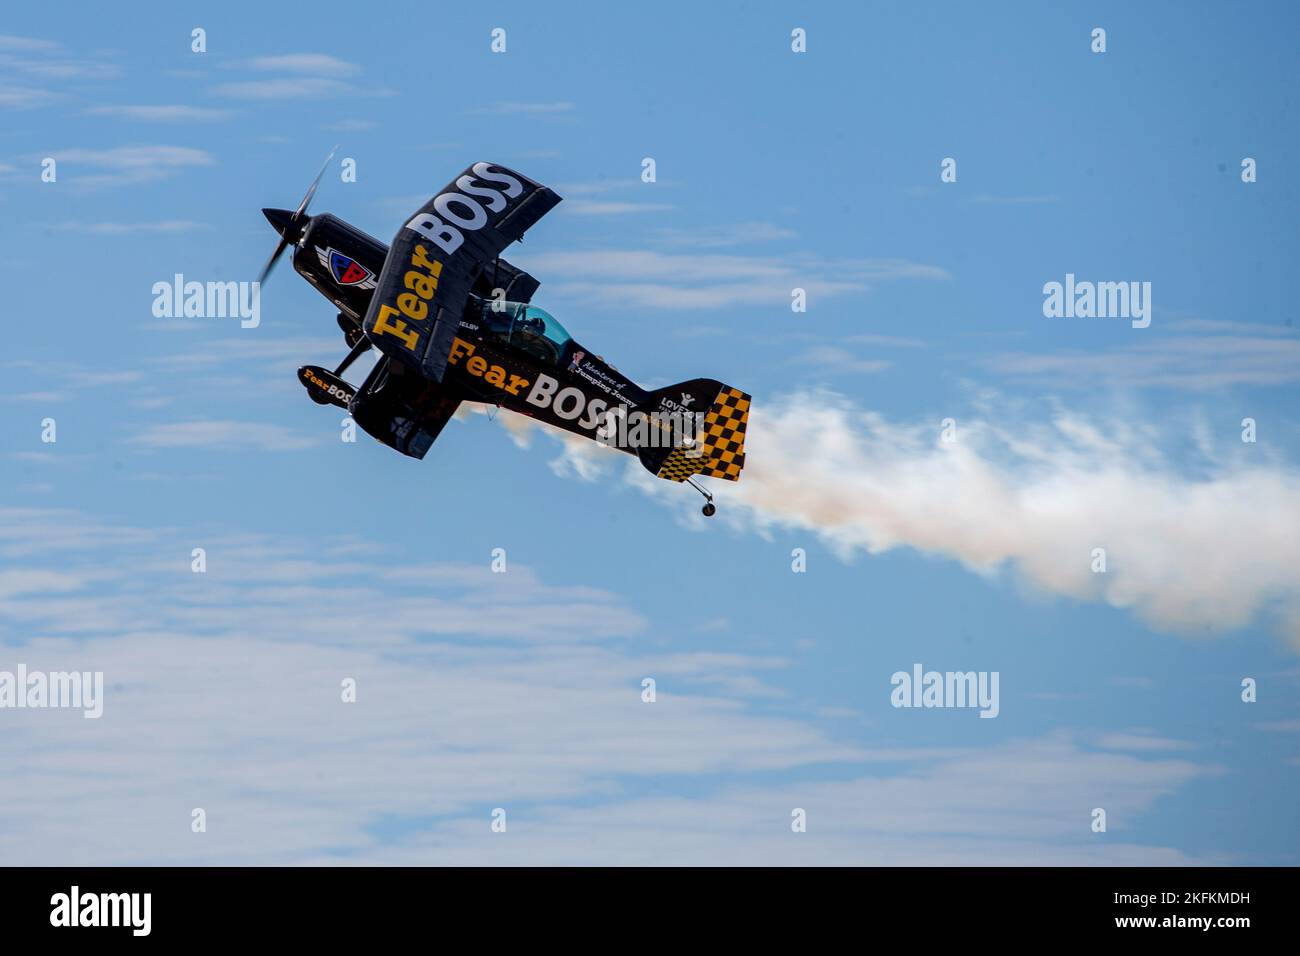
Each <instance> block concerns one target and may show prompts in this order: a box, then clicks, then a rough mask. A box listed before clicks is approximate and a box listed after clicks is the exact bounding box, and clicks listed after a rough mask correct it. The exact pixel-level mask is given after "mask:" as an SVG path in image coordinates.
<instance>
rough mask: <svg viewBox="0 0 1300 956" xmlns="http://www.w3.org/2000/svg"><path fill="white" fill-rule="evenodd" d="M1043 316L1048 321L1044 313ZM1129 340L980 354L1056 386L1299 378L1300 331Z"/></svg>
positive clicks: (1139, 332)
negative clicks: (1099, 345)
mask: <svg viewBox="0 0 1300 956" xmlns="http://www.w3.org/2000/svg"><path fill="white" fill-rule="evenodd" d="M1043 321H1044V322H1048V321H1052V320H1050V319H1044V320H1043ZM1132 335H1133V344H1132V345H1127V346H1121V347H1118V348H1109V349H1098V350H1092V351H1083V350H1082V349H1080V350H1072V351H1060V352H1045V353H1032V352H1006V353H1002V354H999V355H994V356H991V357H988V358H986V359H983V360H982V364H983V365H984V366H985V367H986V368H988V369H990V370H991V371H994V372H997V373H999V374H1002V375H1009V376H1014V377H1016V378H1021V379H1025V380H1029V381H1034V382H1042V383H1051V384H1053V385H1057V386H1075V387H1089V386H1092V385H1095V384H1097V383H1103V384H1108V385H1121V386H1146V387H1152V386H1165V387H1169V388H1180V389H1196V390H1203V389H1215V388H1224V387H1227V386H1232V385H1287V384H1291V383H1293V382H1297V381H1300V335H1296V334H1295V333H1294V332H1292V333H1290V336H1289V337H1288V336H1287V335H1284V334H1283V333H1280V332H1275V333H1270V334H1269V335H1174V334H1161V333H1160V330H1158V329H1155V328H1154V326H1153V328H1152V329H1134V330H1132Z"/></svg>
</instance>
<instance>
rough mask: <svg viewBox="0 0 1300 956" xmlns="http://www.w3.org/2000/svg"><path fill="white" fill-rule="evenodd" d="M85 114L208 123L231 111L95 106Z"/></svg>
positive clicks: (162, 121) (156, 120)
mask: <svg viewBox="0 0 1300 956" xmlns="http://www.w3.org/2000/svg"><path fill="white" fill-rule="evenodd" d="M86 113H87V114H89V115H91V116H120V117H123V118H124V119H130V120H140V121H142V122H146V123H208V122H213V121H215V120H224V119H229V118H230V117H231V116H233V115H234V113H233V112H232V111H231V110H220V109H211V108H209V107H206V106H185V105H175V104H173V105H168V106H95V107H92V108H90V109H88V110H86Z"/></svg>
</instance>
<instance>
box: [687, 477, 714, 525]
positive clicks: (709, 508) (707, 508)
mask: <svg viewBox="0 0 1300 956" xmlns="http://www.w3.org/2000/svg"><path fill="white" fill-rule="evenodd" d="M686 483H687V484H688V485H690V486H691V487H692V488H694V489H695V490H696V491H698V492H699V493H700V494H702V495H703V496H704V507H703V508H701V509H700V512H701V513H702V514H703V515H704V517H706V518H712V517H713V516H714V515H715V514H717V513H718V509H717V507H716V506H715V505H714V504H713V495H711V494H709V493H708V492H707V491H705V490H704V489H703V488H701V487H700V486H699V485H697V484H696V483H695V482H694V481H693V480H691V479H690V478H687V479H686Z"/></svg>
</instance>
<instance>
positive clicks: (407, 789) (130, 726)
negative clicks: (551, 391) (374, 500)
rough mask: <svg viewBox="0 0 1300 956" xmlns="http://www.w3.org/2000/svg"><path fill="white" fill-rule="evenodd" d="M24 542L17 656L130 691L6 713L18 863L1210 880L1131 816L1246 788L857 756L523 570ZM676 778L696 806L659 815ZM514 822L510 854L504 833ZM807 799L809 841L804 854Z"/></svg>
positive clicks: (12, 621)
mask: <svg viewBox="0 0 1300 956" xmlns="http://www.w3.org/2000/svg"><path fill="white" fill-rule="evenodd" d="M195 541H201V542H202V544H203V546H204V547H205V550H206V552H207V560H208V568H207V572H206V573H205V574H202V575H195V574H192V573H191V571H190V566H189V560H190V558H189V554H190V552H189V548H190V547H191V546H192V543H193V542H195ZM0 551H4V552H7V553H11V554H12V553H17V554H22V555H24V562H23V568H22V569H21V570H15V571H13V572H11V573H8V574H5V573H2V572H0V612H2V613H0V622H2V623H0V637H3V638H5V639H7V640H8V641H10V642H11V643H12V642H14V641H15V640H22V642H23V656H22V658H21V659H22V660H23V661H24V662H25V663H26V664H27V665H28V666H29V667H30V668H33V669H36V670H51V671H52V670H94V671H102V672H103V673H104V674H105V678H106V688H107V695H106V699H105V701H104V719H103V721H102V723H100V724H97V726H96V727H95V733H94V735H93V739H91V738H88V737H87V736H86V727H85V724H86V723H87V722H84V721H71V720H52V719H50V715H49V714H48V713H46V712H41V711H34V710H21V711H17V710H16V711H12V712H10V713H9V715H8V718H7V719H8V720H10V721H11V722H12V721H17V723H16V724H14V726H13V730H14V733H13V734H12V735H11V737H12V744H13V747H14V748H16V749H14V750H13V752H12V754H11V757H12V759H11V761H10V766H9V769H8V771H7V772H6V774H5V775H4V778H3V781H0V815H3V816H4V818H5V819H6V820H7V821H9V822H10V824H11V825H10V826H8V827H6V828H5V829H4V831H3V832H0V850H2V851H3V853H4V857H5V859H6V860H7V861H10V862H14V863H27V862H39V863H44V864H46V865H49V864H57V863H69V862H73V861H75V862H77V863H80V864H86V863H96V864H125V863H173V864H180V863H209V864H211V863H231V864H234V863H247V864H251V863H263V864H275V863H279V864H285V863H304V864H305V863H325V862H338V860H339V859H340V858H341V857H345V858H346V859H348V860H351V861H354V862H371V863H392V864H396V863H428V862H431V861H436V862H439V863H468V862H477V863H485V862H487V863H515V864H529V863H533V864H536V863H551V864H560V863H579V864H580V863H587V864H597V863H605V864H609V863H617V864H640V863H647V864H648V863H655V862H660V863H662V862H672V863H677V864H694V863H713V864H717V863H719V862H723V863H732V864H744V863H754V862H764V863H768V864H771V863H800V862H805V863H813V862H815V863H821V864H834V863H845V864H851V863H854V862H861V860H862V859H871V860H873V861H876V862H881V863H899V864H912V865H916V864H927V863H928V864H938V863H949V864H952V863H981V864H986V865H987V864H989V863H1003V864H1013V863H1040V864H1041V863H1043V862H1056V863H1062V862H1073V863H1080V862H1094V863H1101V862H1109V863H1148V864H1155V863H1166V864H1169V863H1180V862H1190V861H1189V860H1188V859H1187V858H1186V857H1185V856H1183V855H1182V854H1181V853H1179V852H1177V851H1175V850H1171V849H1168V848H1165V847H1162V846H1159V845H1156V844H1151V843H1143V842H1142V841H1141V840H1139V839H1136V838H1135V837H1134V836H1133V835H1132V834H1134V833H1137V832H1138V831H1137V829H1136V827H1135V825H1134V823H1133V821H1135V820H1140V819H1141V818H1142V816H1143V815H1144V814H1147V813H1149V812H1151V811H1152V810H1153V808H1154V807H1155V806H1156V805H1157V804H1158V803H1159V801H1160V800H1161V799H1162V798H1165V797H1167V796H1169V795H1170V794H1173V793H1177V792H1180V791H1182V790H1183V789H1184V788H1186V787H1187V786H1189V785H1190V784H1192V783H1194V782H1196V781H1198V780H1200V779H1203V778H1206V777H1208V776H1210V775H1213V774H1215V773H1217V772H1219V771H1218V768H1216V767H1214V766H1212V765H1203V764H1197V763H1194V762H1192V761H1190V760H1186V759H1170V758H1168V757H1153V756H1148V755H1138V754H1134V753H1124V752H1120V753H1116V752H1113V751H1111V752H1108V751H1107V750H1106V749H1105V748H1101V749H1097V748H1091V747H1088V746H1086V745H1084V744H1082V743H1080V742H1078V741H1077V740H1075V739H1072V738H1071V737H1070V736H1068V735H1066V734H1058V735H1056V736H1053V737H1049V738H1046V739H1039V740H1016V741H1011V742H1007V743H1004V744H1000V745H997V746H992V747H987V746H986V747H972V748H960V747H945V748H902V747H897V746H894V745H892V744H891V743H889V742H884V743H879V744H875V743H871V742H867V743H861V744H858V743H854V744H847V743H844V742H841V741H839V740H837V739H836V738H835V737H834V736H832V735H831V734H830V733H828V731H827V730H825V729H823V728H822V727H820V726H818V725H817V724H816V723H814V722H813V721H812V720H811V718H810V717H809V716H808V715H805V714H802V713H800V714H784V713H779V712H778V713H772V712H768V711H767V710H765V709H764V708H763V704H762V702H763V701H765V700H769V699H774V698H775V699H779V691H780V688H779V687H777V686H776V685H775V684H773V683H772V682H771V679H772V677H773V675H779V674H780V673H781V671H782V670H783V669H784V668H785V667H787V666H788V664H787V662H785V661H783V660H782V659H780V658H771V657H756V656H753V655H745V654H734V653H716V652H710V651H707V650H703V651H698V652H677V653H667V654H665V653H656V652H652V651H647V650H645V649H643V648H642V647H640V646H638V643H637V642H623V641H618V640H612V639H611V638H617V637H620V636H629V635H636V634H641V633H644V632H645V631H646V630H647V629H648V628H649V627H650V625H651V622H648V621H646V620H645V619H643V618H642V617H641V616H640V615H639V614H637V613H636V612H634V611H632V610H631V609H629V608H628V607H627V606H626V603H625V602H624V601H623V600H622V599H621V598H620V597H619V596H618V595H616V594H611V593H609V592H604V591H601V590H598V589H594V588H590V587H587V586H584V585H576V586H575V585H566V584H564V583H562V582H561V583H556V582H552V581H547V580H543V579H542V578H541V577H540V576H539V575H538V574H536V573H535V572H533V571H532V570H531V569H529V568H527V567H526V566H521V565H515V564H512V566H511V569H510V571H509V573H508V574H493V573H491V572H490V570H489V569H488V567H487V565H486V563H482V564H475V565H473V566H471V565H465V564H456V563H432V564H428V565H425V566H409V565H407V564H405V563H404V562H402V561H394V560H392V557H393V556H392V555H390V554H387V553H385V552H383V551H382V550H381V552H380V553H379V554H373V553H371V550H370V549H366V548H362V549H358V548H355V547H350V546H349V542H347V541H346V540H335V539H331V538H329V537H316V538H313V540H312V541H311V543H310V547H305V546H303V545H301V544H298V543H297V542H294V541H292V540H288V539H285V538H283V537H278V538H265V537H261V536H249V535H238V534H227V535H214V534H202V535H198V534H196V533H195V531H194V530H193V529H185V530H184V532H183V533H180V532H177V531H168V532H163V531H161V530H159V529H149V530H142V529H125V528H112V527H105V526H103V525H101V524H99V523H97V522H95V521H94V520H93V519H92V518H89V517H88V516H86V515H79V514H75V513H70V512H55V511H46V510H40V509H10V510H8V511H2V512H0ZM415 584H418V587H416V586H413V585H415ZM376 607H382V608H383V609H384V613H383V614H378V615H377V614H375V613H374V608H376ZM34 635H39V636H34ZM250 661H252V662H255V663H256V666H250V664H249V662H250ZM646 674H653V675H656V676H657V677H658V679H659V681H658V682H659V691H658V693H659V699H658V702H657V703H655V704H654V705H653V706H652V705H648V704H645V703H643V702H642V701H641V698H640V693H641V689H640V686H639V679H640V677H641V676H642V675H646ZM343 678H351V679H352V680H354V681H355V684H356V687H357V693H358V696H357V703H355V704H345V703H342V702H341V700H340V682H341V680H342V679H343ZM231 688H237V693H236V694H234V696H232V691H231ZM232 700H236V701H237V704H238V705H237V706H234V705H232ZM105 735H107V736H105ZM341 752H345V753H347V754H349V755H350V756H349V758H348V759H347V760H343V761H340V760H339V754H340V753H341ZM231 753H238V754H240V760H238V761H233V762H232V761H231V760H229V754H231ZM164 755H165V757H166V759H161V756H164ZM557 755H558V756H557ZM110 767H111V769H112V772H111V773H110V772H106V771H107V769H108V768H110ZM817 767H832V768H834V775H833V777H831V778H826V777H817V776H810V775H809V773H808V771H810V770H811V769H812V768H817ZM667 777H672V778H675V779H678V780H681V781H684V782H685V784H686V785H687V786H688V787H689V788H690V790H691V796H690V797H689V798H686V797H679V796H663V795H661V787H660V785H659V783H658V781H662V780H663V779H665V778H667ZM91 781H93V786H90V785H82V784H89V783H90V782H91ZM196 781H198V783H197V784H196ZM431 781H432V783H431ZM647 782H649V783H653V784H654V787H653V789H652V790H647V789H646V787H645V786H644V784H645V783H647ZM196 786H198V787H199V789H198V790H197V791H196V790H195V787H196ZM195 792H198V793H201V794H202V798H201V801H202V802H201V805H203V806H206V807H208V808H212V807H219V808H220V815H221V820H222V826H220V827H216V828H213V829H211V830H210V831H209V832H208V833H206V834H204V835H203V836H202V838H200V839H197V840H185V841H179V842H178V841H177V840H176V839H175V838H174V828H175V827H174V819H175V818H176V816H177V806H178V804H177V798H176V794H187V793H195ZM186 799H187V800H188V799H190V798H189V797H186ZM579 801H580V804H581V805H580V806H575V804H576V803H578V802H579ZM1081 802H1082V803H1083V804H1084V805H1086V806H1093V805H1100V806H1105V807H1107V809H1108V811H1109V812H1110V814H1111V815H1112V818H1113V819H1114V820H1116V821H1117V823H1116V833H1115V836H1114V837H1113V838H1111V839H1108V840H1106V841H1105V842H1104V843H1101V842H1096V841H1088V840H1086V837H1080V836H1079V833H1080V820H1081V812H1080V805H1081ZM496 806H503V807H506V808H507V811H508V813H509V814H510V831H509V832H510V838H509V839H508V840H503V839H501V838H499V837H498V838H496V839H494V838H493V836H492V835H491V834H490V832H489V828H488V825H487V824H488V821H487V818H486V816H485V810H484V808H485V807H496ZM189 807H190V804H188V803H187V804H184V807H183V809H182V810H181V811H180V813H181V815H182V816H184V814H185V813H188V809H189ZM791 807H806V808H808V812H809V814H810V821H811V825H810V827H809V829H808V832H807V833H806V834H801V835H800V836H799V837H798V838H796V839H794V840H792V839H791V838H790V826H789V824H790V808H791ZM128 808H129V810H128ZM864 808H865V809H864ZM210 812H211V809H210ZM69 821H76V829H75V831H70V830H69ZM1121 821H1122V823H1121ZM593 828H594V831H595V832H599V833H600V834H601V835H602V836H601V839H600V840H597V841H593V840H591V839H589V836H590V834H591V832H593ZM1125 829H1127V834H1128V835H1127V836H1126V835H1125V834H1124V832H1123V831H1124V830H1125ZM70 832H75V834H76V837H75V839H74V838H71V837H70V836H69V833H70Z"/></svg>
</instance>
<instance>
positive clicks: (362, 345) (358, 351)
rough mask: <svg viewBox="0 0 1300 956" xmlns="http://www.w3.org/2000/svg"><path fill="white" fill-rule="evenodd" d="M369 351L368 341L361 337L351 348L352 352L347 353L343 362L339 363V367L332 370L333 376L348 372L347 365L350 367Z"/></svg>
mask: <svg viewBox="0 0 1300 956" xmlns="http://www.w3.org/2000/svg"><path fill="white" fill-rule="evenodd" d="M369 350H370V340H369V339H368V338H366V337H365V336H364V335H363V336H361V339H360V340H359V341H358V342H357V344H356V345H354V346H352V351H351V352H349V353H348V354H347V355H346V356H344V358H343V361H342V362H340V363H339V367H338V368H336V369H335V370H334V374H335V375H340V376H341V375H342V374H343V373H344V372H346V371H347V370H348V366H349V365H351V364H352V363H353V362H355V361H356V360H357V359H359V358H361V356H362V355H364V354H365V353H366V352H368V351H369Z"/></svg>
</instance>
